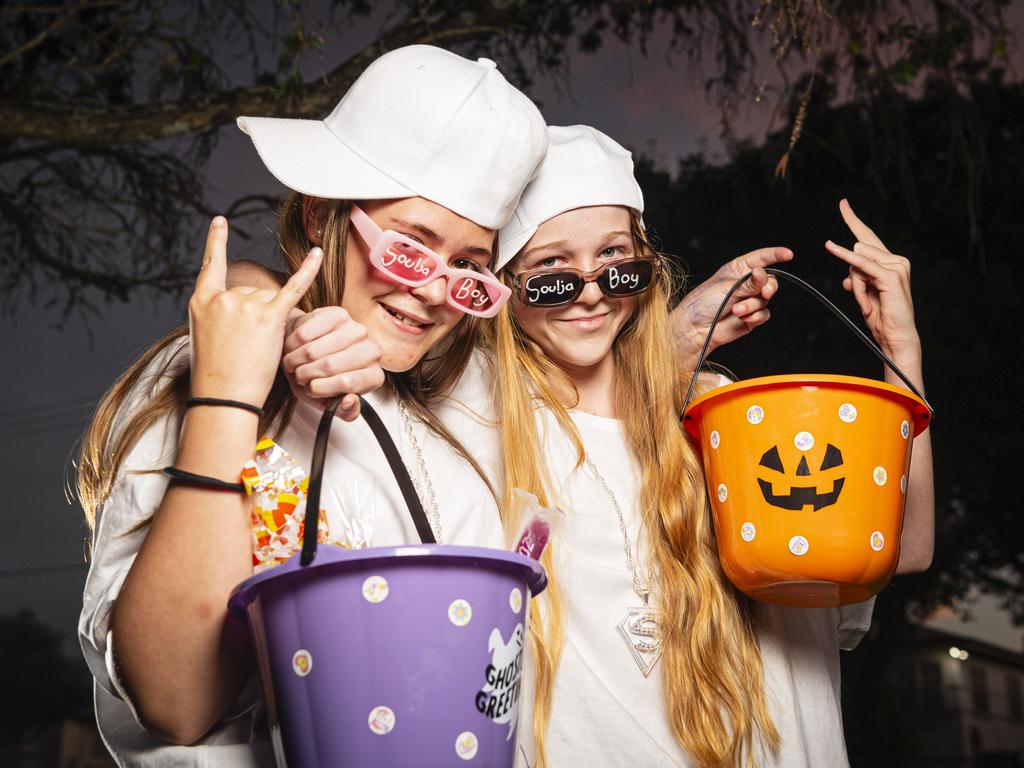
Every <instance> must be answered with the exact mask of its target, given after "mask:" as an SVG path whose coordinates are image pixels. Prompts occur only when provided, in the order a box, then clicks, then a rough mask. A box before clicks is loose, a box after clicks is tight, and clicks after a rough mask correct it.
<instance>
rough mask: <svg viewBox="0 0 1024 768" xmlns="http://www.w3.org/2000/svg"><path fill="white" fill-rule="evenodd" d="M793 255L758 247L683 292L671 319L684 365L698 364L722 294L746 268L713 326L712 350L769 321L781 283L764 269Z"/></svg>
mask: <svg viewBox="0 0 1024 768" xmlns="http://www.w3.org/2000/svg"><path fill="white" fill-rule="evenodd" d="M792 258H793V252H792V251H791V250H790V249H789V248H782V247H771V248H758V249H757V250H754V251H750V252H749V253H745V254H743V255H742V256H737V257H736V258H734V259H732V260H730V261H727V262H726V263H725V264H723V265H722V266H721V267H719V268H718V270H717V271H716V272H715V274H713V275H712V276H711V277H709V278H708V279H707V280H705V281H704V282H703V283H701V284H700V285H698V286H696V287H694V288H693V289H691V290H690V291H689V292H688V293H687V294H686V295H685V296H684V297H683V300H682V301H681V302H679V306H678V307H676V308H675V309H674V310H673V311H672V318H671V321H672V335H673V337H674V338H675V340H676V354H677V355H678V356H679V359H680V361H681V363H682V364H683V365H684V367H688V366H692V365H693V364H695V363H696V360H697V356H698V354H699V353H700V348H701V347H702V346H703V344H704V339H705V338H706V337H707V334H708V329H709V328H710V327H711V322H712V321H713V320H714V318H715V313H716V312H717V311H718V307H719V305H720V304H721V303H722V299H723V298H725V295H726V293H728V292H729V289H730V288H732V286H733V283H735V282H736V280H738V279H739V278H741V277H743V275H745V274H747V273H748V272H753V273H754V274H753V275H751V277H750V279H749V280H747V282H746V283H745V284H744V285H743V286H741V287H740V288H739V290H737V291H736V293H734V294H733V295H732V298H730V299H729V305H728V306H727V307H726V310H725V313H723V315H722V318H721V320H719V322H718V325H717V326H715V332H714V335H713V336H712V337H711V345H710V347H709V348H708V351H709V352H710V351H711V350H714V349H715V348H716V347H720V346H723V345H725V344H728V343H730V342H732V341H735V340H736V339H738V338H740V337H741V336H743V335H745V334H747V333H749V332H750V331H752V330H753V329H754V328H756V327H757V326H759V325H762V324H764V323H766V322H767V321H768V318H769V317H770V312H769V310H768V302H769V301H770V300H771V298H772V296H774V295H775V293H776V291H777V290H778V288H779V284H778V281H777V280H776V279H775V278H774V277H772V276H771V275H769V274H768V273H767V272H765V268H766V267H770V266H772V265H774V264H779V263H781V262H785V261H789V260H790V259H792Z"/></svg>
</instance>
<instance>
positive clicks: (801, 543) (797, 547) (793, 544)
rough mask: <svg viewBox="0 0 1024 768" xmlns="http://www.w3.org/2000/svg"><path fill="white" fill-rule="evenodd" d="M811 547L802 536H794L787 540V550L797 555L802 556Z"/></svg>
mask: <svg viewBox="0 0 1024 768" xmlns="http://www.w3.org/2000/svg"><path fill="white" fill-rule="evenodd" d="M810 548H811V545H810V543H808V541H807V539H805V538H804V537H803V536H794V537H793V538H791V539H790V540H789V551H790V552H792V553H793V554H794V555H796V556H797V557H803V556H804V555H806V554H807V550H808V549H810Z"/></svg>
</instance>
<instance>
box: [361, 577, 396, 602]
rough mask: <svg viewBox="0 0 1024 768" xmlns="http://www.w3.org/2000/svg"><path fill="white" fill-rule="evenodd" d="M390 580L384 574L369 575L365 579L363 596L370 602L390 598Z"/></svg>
mask: <svg viewBox="0 0 1024 768" xmlns="http://www.w3.org/2000/svg"><path fill="white" fill-rule="evenodd" d="M390 591H391V588H390V587H388V580H387V579H385V578H384V577H383V576H367V577H366V580H365V581H363V597H364V598H366V602H368V603H382V602H384V601H385V600H387V598H388V592H390Z"/></svg>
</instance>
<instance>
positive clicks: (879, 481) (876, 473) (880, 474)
mask: <svg viewBox="0 0 1024 768" xmlns="http://www.w3.org/2000/svg"><path fill="white" fill-rule="evenodd" d="M871 479H872V480H874V481H875V485H878V486H882V485H885V484H886V483H887V482H888V481H889V473H888V472H886V471H885V467H875V469H874V470H873V471H872V473H871Z"/></svg>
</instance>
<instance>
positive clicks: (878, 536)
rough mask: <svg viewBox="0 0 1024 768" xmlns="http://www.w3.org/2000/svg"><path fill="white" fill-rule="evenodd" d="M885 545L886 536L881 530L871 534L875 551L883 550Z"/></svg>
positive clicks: (872, 546)
mask: <svg viewBox="0 0 1024 768" xmlns="http://www.w3.org/2000/svg"><path fill="white" fill-rule="evenodd" d="M883 547H885V536H883V535H882V532H881V531H875V532H874V533H872V534H871V548H872V549H873V550H875V552H881V551H882V548H883Z"/></svg>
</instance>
